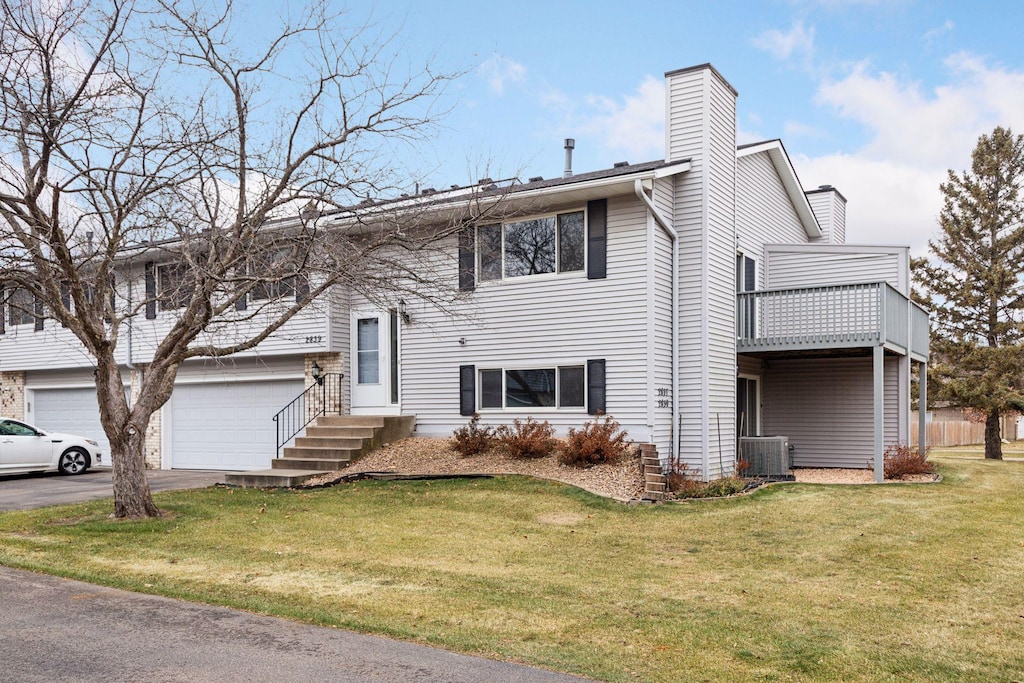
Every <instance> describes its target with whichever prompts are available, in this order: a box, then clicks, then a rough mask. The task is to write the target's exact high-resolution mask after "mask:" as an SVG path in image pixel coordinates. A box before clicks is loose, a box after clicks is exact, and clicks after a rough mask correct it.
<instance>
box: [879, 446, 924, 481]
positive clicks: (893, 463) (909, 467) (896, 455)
mask: <svg viewBox="0 0 1024 683" xmlns="http://www.w3.org/2000/svg"><path fill="white" fill-rule="evenodd" d="M884 465H885V478H886V479H902V478H903V477H904V476H905V475H909V474H934V473H935V465H934V464H933V463H931V462H928V456H927V453H926V454H925V455H923V456H922V455H921V453H920V452H919V451H918V450H917V449H911V447H910V446H908V445H907V444H905V443H894V444H890V445H889V446H888V447H887V448H886V449H885V455H884Z"/></svg>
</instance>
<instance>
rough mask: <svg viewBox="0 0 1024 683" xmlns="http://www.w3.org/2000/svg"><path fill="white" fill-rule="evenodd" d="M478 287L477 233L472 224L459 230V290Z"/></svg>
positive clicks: (468, 290)
mask: <svg viewBox="0 0 1024 683" xmlns="http://www.w3.org/2000/svg"><path fill="white" fill-rule="evenodd" d="M474 289H476V235H475V232H474V229H473V226H472V225H468V226H466V227H464V228H463V229H462V230H460V231H459V290H460V291H463V292H472V291H473V290H474Z"/></svg>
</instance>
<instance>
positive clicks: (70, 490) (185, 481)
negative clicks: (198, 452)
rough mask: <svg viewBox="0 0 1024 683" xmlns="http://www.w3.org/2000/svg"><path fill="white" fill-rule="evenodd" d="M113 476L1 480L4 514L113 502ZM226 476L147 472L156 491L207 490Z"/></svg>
mask: <svg viewBox="0 0 1024 683" xmlns="http://www.w3.org/2000/svg"><path fill="white" fill-rule="evenodd" d="M112 472H113V470H111V469H110V468H109V467H97V468H94V469H90V470H89V471H87V472H86V473H85V474H77V475H73V476H62V475H60V474H56V473H47V474H12V475H5V476H0V511H4V510H30V509H32V508H40V507H46V506H48V505H64V504H67V503H81V502H84V501H87V500H97V499H99V498H113V497H114V485H113V482H112V480H111V477H112ZM224 475H225V472H212V471H204V470H147V471H146V478H147V479H149V488H150V489H151V490H153V491H171V490H173V489H193V488H205V487H207V486H213V485H214V484H216V483H219V482H223V481H224Z"/></svg>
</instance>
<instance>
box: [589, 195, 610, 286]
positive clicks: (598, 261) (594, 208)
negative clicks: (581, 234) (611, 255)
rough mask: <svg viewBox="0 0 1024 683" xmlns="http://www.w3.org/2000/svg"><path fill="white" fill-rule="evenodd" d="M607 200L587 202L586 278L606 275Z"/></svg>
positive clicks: (594, 278) (597, 278)
mask: <svg viewBox="0 0 1024 683" xmlns="http://www.w3.org/2000/svg"><path fill="white" fill-rule="evenodd" d="M607 261H608V200H607V199H595V200H594V201H592V202H587V279H590V280H600V279H602V278H605V277H607V276H608V266H607Z"/></svg>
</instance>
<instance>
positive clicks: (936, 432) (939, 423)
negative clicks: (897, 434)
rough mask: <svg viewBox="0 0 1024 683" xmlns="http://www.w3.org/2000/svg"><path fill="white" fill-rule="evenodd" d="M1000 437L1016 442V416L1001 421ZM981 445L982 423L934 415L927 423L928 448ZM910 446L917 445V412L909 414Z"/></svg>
mask: <svg viewBox="0 0 1024 683" xmlns="http://www.w3.org/2000/svg"><path fill="white" fill-rule="evenodd" d="M943 412H945V411H943ZM1002 435H1003V438H1004V439H1006V440H1007V441H1016V440H1017V418H1016V416H1014V417H1004V418H1003V419H1002ZM983 443H985V423H984V422H970V421H968V420H965V419H963V418H962V417H961V418H958V417H956V416H953V415H936V416H935V417H934V418H933V419H932V421H931V422H929V423H928V445H929V446H936V447H941V446H974V445H978V444H983ZM910 445H911V446H916V445H917V411H913V412H911V413H910Z"/></svg>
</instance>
